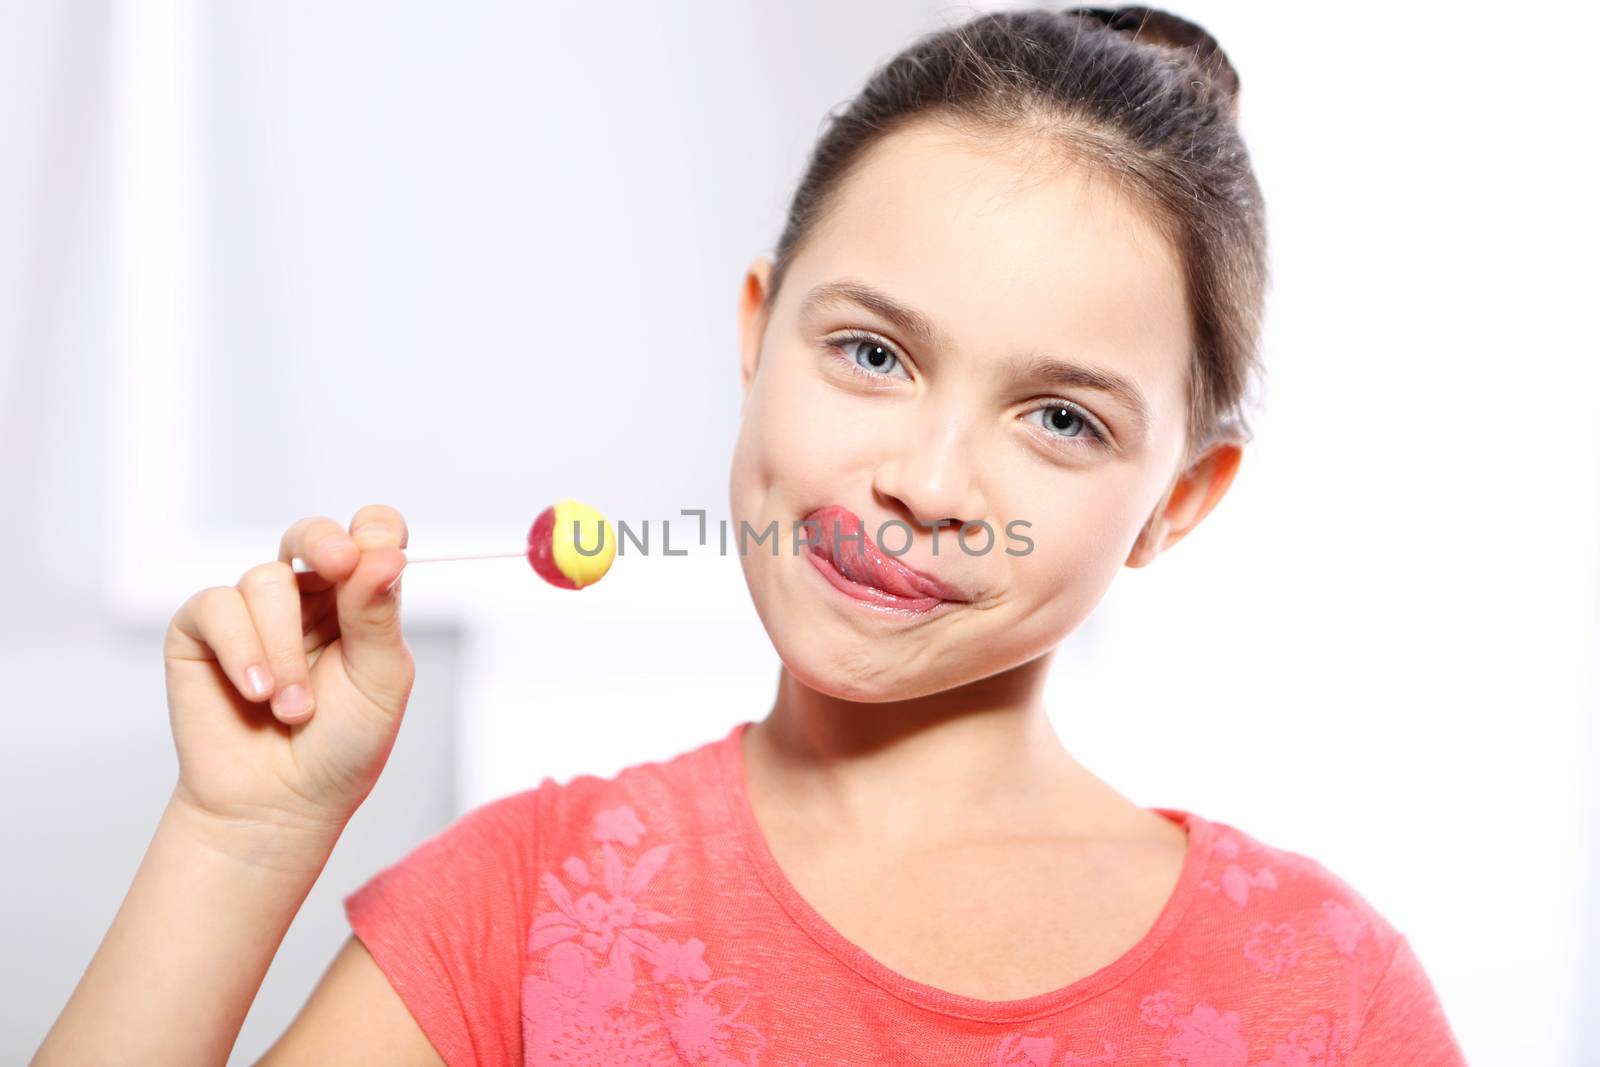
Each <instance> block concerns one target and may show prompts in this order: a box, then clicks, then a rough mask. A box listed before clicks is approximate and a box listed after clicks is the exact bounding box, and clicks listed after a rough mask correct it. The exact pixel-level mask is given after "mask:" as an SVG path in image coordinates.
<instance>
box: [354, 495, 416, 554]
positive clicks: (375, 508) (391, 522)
mask: <svg viewBox="0 0 1600 1067" xmlns="http://www.w3.org/2000/svg"><path fill="white" fill-rule="evenodd" d="M369 526H370V527H372V529H370V530H367V527H369ZM363 530H367V533H366V537H365V538H363V537H362V535H361V532H362V531H363ZM350 536H352V537H354V538H355V539H356V541H357V543H358V544H360V545H361V547H362V548H404V547H406V541H407V539H408V538H409V537H410V536H411V533H410V531H409V530H407V529H406V520H405V518H404V517H403V516H401V514H400V513H399V512H398V511H396V510H395V509H394V508H391V507H389V506H388V505H387V504H368V505H367V506H366V507H364V508H362V509H361V510H360V511H358V512H356V514H355V518H353V519H351V520H350Z"/></svg>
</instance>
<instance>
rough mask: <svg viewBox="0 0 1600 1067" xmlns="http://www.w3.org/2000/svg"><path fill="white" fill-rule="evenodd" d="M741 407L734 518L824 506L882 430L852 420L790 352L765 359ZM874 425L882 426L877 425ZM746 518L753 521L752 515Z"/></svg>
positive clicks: (841, 401) (866, 457)
mask: <svg viewBox="0 0 1600 1067" xmlns="http://www.w3.org/2000/svg"><path fill="white" fill-rule="evenodd" d="M768 358H769V360H770V361H771V362H770V363H769V364H768V365H766V366H764V367H763V368H762V370H761V372H760V373H758V375H757V378H756V380H755V382H754V383H753V384H752V387H751V390H750V394H749V397H748V398H747V400H746V402H745V406H744V411H743V414H742V417H741V422H740V427H739V437H738V442H737V444H736V445H735V448H734V463H733V474H732V487H731V488H732V500H733V504H734V514H735V517H736V518H737V517H738V516H739V514H740V513H741V512H749V511H754V512H756V513H760V512H762V511H763V510H768V511H770V510H773V509H777V510H781V511H783V512H784V514H782V515H776V514H769V515H766V516H765V517H766V518H774V517H775V518H778V519H779V520H780V522H783V521H788V520H790V519H793V518H795V517H797V516H795V515H791V514H789V512H790V511H793V510H795V509H796V508H806V509H809V508H810V507H816V506H818V505H821V504H825V503H831V502H833V501H834V498H835V497H836V496H837V495H838V492H839V490H840V488H841V487H842V486H844V485H846V484H847V483H848V481H849V475H850V474H851V472H852V471H854V470H855V469H856V468H862V469H866V468H864V467H863V464H866V463H869V462H870V460H871V457H872V456H873V455H875V454H876V453H875V452H874V450H873V448H872V443H873V440H874V439H875V438H874V435H875V434H877V435H881V434H882V432H883V431H882V428H881V426H879V425H878V424H877V422H875V421H874V420H871V419H862V418H858V417H855V414H856V413H852V411H851V410H850V405H849V403H848V400H847V398H844V397H841V396H840V394H839V392H838V390H836V389H830V388H828V386H827V383H825V382H822V381H819V380H818V378H817V376H816V375H815V374H809V373H807V372H806V368H805V367H804V366H802V365H801V358H800V357H799V356H797V355H796V354H795V353H792V352H771V353H768ZM879 421H881V420H879ZM752 519H753V516H752Z"/></svg>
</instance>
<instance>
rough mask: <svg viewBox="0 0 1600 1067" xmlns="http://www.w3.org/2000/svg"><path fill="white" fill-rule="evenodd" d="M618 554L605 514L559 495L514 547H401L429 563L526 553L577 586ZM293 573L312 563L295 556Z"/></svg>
mask: <svg viewBox="0 0 1600 1067" xmlns="http://www.w3.org/2000/svg"><path fill="white" fill-rule="evenodd" d="M616 555H617V542H616V538H615V537H614V536H613V535H612V533H611V530H610V524H609V523H607V522H606V520H605V516H603V515H601V514H600V512H598V511H596V510H595V509H594V508H592V507H590V506H589V505H588V504H580V503H579V502H578V501H576V500H570V499H569V500H562V501H559V502H557V503H555V504H552V505H551V506H549V507H547V508H545V509H544V510H543V511H541V512H540V513H539V516H538V518H536V519H534V520H533V525H532V526H531V527H530V528H529V529H528V538H527V542H526V543H525V544H524V545H522V546H520V547H517V548H509V547H508V548H500V549H494V548H491V549H476V548H439V549H433V550H430V551H427V552H415V551H407V552H406V563H407V565H410V564H412V563H432V562H436V561H439V560H447V559H507V558H510V557H512V556H526V557H527V560H528V563H529V565H530V566H532V567H533V570H534V573H536V574H537V575H539V577H541V578H543V579H544V580H545V581H547V582H549V583H550V584H551V585H553V586H555V587H556V588H558V589H582V588H584V587H585V586H589V585H593V584H594V583H595V582H598V581H599V580H600V579H601V578H603V577H605V574H606V571H608V570H610V569H611V561H612V560H614V559H615V558H616ZM291 563H292V565H293V567H294V571H295V573H296V574H305V573H307V572H309V571H311V570H312V567H311V566H310V565H309V564H308V563H306V562H305V561H304V560H302V559H300V558H299V557H298V556H296V557H295V558H294V559H293V560H292V561H291Z"/></svg>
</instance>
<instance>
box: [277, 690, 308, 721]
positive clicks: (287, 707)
mask: <svg viewBox="0 0 1600 1067" xmlns="http://www.w3.org/2000/svg"><path fill="white" fill-rule="evenodd" d="M272 708H273V710H274V711H276V712H278V713H279V714H280V715H289V716H294V715H299V714H301V713H303V712H307V711H310V710H311V691H310V690H309V689H307V688H306V687H305V686H303V685H301V684H300V683H299V682H296V683H295V684H294V685H291V686H289V687H288V688H287V689H284V690H283V691H282V692H280V693H279V694H278V695H277V696H276V697H275V698H274V699H273V701H272Z"/></svg>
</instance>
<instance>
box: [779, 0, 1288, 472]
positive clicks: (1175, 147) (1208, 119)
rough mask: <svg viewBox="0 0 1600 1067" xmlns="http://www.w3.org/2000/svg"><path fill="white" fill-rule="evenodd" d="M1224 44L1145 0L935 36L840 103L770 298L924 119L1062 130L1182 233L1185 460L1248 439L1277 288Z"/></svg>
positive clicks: (1176, 244)
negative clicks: (1268, 303)
mask: <svg viewBox="0 0 1600 1067" xmlns="http://www.w3.org/2000/svg"><path fill="white" fill-rule="evenodd" d="M1238 94H1239V76H1238V74H1237V72H1236V71H1235V70H1234V69H1233V64H1232V63H1230V62H1229V61H1228V58H1227V56H1226V55H1225V54H1224V53H1223V51H1222V49H1221V47H1220V46H1219V45H1218V44H1217V42H1216V40H1215V39H1214V38H1213V37H1212V36H1211V35H1210V34H1209V33H1207V32H1206V31H1205V30H1203V29H1201V28H1200V27H1199V26H1197V25H1195V24H1194V23H1192V22H1189V21H1187V20H1185V19H1181V18H1179V17H1177V16H1176V15H1172V14H1169V13H1167V12H1164V11H1158V10H1154V9H1151V8H1146V7H1122V8H1115V9H1110V8H1071V9H1068V10H1065V11H1049V10H1045V9H1042V8H1032V9H1025V10H1012V11H1000V12H991V13H988V14H983V15H979V16H976V17H974V18H972V19H970V20H968V21H967V22H964V23H962V24H960V25H957V26H952V27H950V28H948V29H944V30H939V31H935V32H932V33H928V34H925V35H923V36H922V37H920V38H918V39H917V40H916V41H914V42H913V43H912V44H911V45H910V46H908V47H907V48H906V49H905V50H904V51H902V52H901V53H900V54H898V55H896V56H895V57H894V58H892V59H890V60H889V61H888V62H887V63H885V64H884V65H883V66H881V67H879V68H878V69H877V70H876V71H875V72H874V73H873V74H872V76H871V78H869V79H868V81H867V84H866V85H865V87H864V88H863V89H862V90H861V92H860V93H859V94H858V95H857V96H856V97H855V99H854V100H852V101H850V102H849V103H848V104H847V105H845V107H844V109H843V110H842V111H839V112H838V113H830V115H829V118H828V121H827V125H826V129H825V130H824V131H823V134H822V136H821V137H820V138H819V140H818V142H817V144H816V147H815V148H814V149H813V151H812V154H811V160H810V163H809V165H808V166H807V169H806V172H805V176H804V177H803V179H802V180H801V182H800V185H799V187H798V189H797V190H796V191H795V195H794V199H793V201H792V203H791V204H790V207H789V214H788V221H787V223H786V224H785V226H784V230H783V235H782V237H781V239H780V240H779V242H778V247H777V251H776V254H775V256H774V264H773V270H772V275H771V278H770V282H769V287H768V292H767V298H766V303H767V307H768V310H770V308H771V305H772V304H773V303H774V302H775V301H776V300H777V293H778V290H779V288H780V287H781V285H782V283H783V278H784V274H785V273H786V271H787V269H788V267H789V265H790V264H791V263H792V262H793V261H794V258H795V256H796V255H797V254H798V252H799V250H800V247H801V246H802V245H803V244H804V242H805V240H806V238H807V236H808V235H809V234H810V233H811V232H812V230H813V229H814V228H815V225H816V223H817V222H818V220H819V219H820V218H822V217H823V215H824V214H826V212H827V210H828V208H829V206H830V203H831V201H832V200H833V199H834V198H835V197H836V196H837V194H838V190H839V189H840V187H841V185H842V184H843V182H844V181H845V180H846V178H848V176H849V174H850V172H851V170H852V169H853V168H854V167H855V166H857V165H858V164H859V163H860V162H861V160H862V158H863V156H864V155H865V153H866V151H867V150H868V149H869V148H870V147H871V146H872V145H874V144H875V143H877V142H878V141H879V140H880V139H882V138H884V137H886V136H888V135H889V134H890V133H892V132H893V131H894V130H896V129H897V128H899V127H901V126H903V125H905V124H907V123H909V122H910V121H911V120H913V119H932V120H934V121H940V122H946V123H950V124H952V125H954V126H956V127H958V128H962V129H973V130H979V131H985V132H990V131H992V132H997V133H1014V134H1016V135H1017V136H1022V137H1034V138H1038V137H1041V136H1044V135H1048V136H1053V137H1055V138H1056V139H1057V141H1058V143H1060V144H1061V145H1062V146H1063V147H1064V148H1065V149H1066V150H1067V151H1069V152H1070V153H1071V154H1072V155H1073V156H1074V157H1076V158H1079V159H1082V160H1084V161H1086V162H1087V163H1088V164H1089V165H1091V166H1092V167H1094V168H1095V170H1096V171H1098V172H1100V173H1103V174H1106V175H1109V176H1111V177H1112V178H1113V179H1115V180H1116V181H1117V182H1119V183H1120V184H1121V185H1122V186H1123V188H1125V189H1126V190H1128V191H1129V192H1131V193H1132V194H1133V196H1134V197H1135V202H1136V203H1139V204H1141V205H1142V206H1143V207H1144V208H1145V210H1146V211H1147V212H1148V213H1149V217H1150V218H1151V220H1152V221H1153V222H1154V223H1155V224H1156V226H1157V227H1158V228H1159V230H1160V232H1161V233H1162V234H1163V235H1164V236H1165V237H1166V238H1167V240H1169V241H1170V242H1171V243H1172V246H1173V248H1174V249H1175V250H1176V251H1177V253H1178V256H1179V259H1180V260H1181V262H1182V263H1183V268H1184V272H1185V279H1184V281H1185V287H1186V291H1187V297H1188V303H1189V310H1190V315H1191V321H1192V333H1191V337H1192V342H1193V344H1192V351H1191V354H1190V360H1189V372H1188V381H1187V388H1188V396H1189V412H1188V426H1187V427H1186V430H1187V437H1186V440H1187V442H1188V451H1187V454H1186V456H1185V464H1187V462H1188V461H1190V460H1192V459H1194V458H1195V457H1197V456H1198V455H1199V454H1201V453H1202V452H1203V451H1204V450H1205V449H1206V448H1207V447H1208V446H1210V445H1211V444H1212V443H1214V442H1216V441H1217V440H1219V439H1224V438H1228V439H1232V440H1235V441H1238V442H1240V443H1244V442H1247V441H1249V440H1250V438H1251V437H1252V436H1253V431H1252V430H1251V429H1250V427H1249V425H1248V423H1247V421H1246V419H1245V417H1244V412H1243V407H1244V402H1245V397H1246V393H1247V390H1248V389H1249V388H1250V386H1251V384H1252V383H1251V380H1250V379H1251V375H1252V374H1261V373H1263V370H1262V368H1261V365H1260V360H1259V353H1258V344H1259V337H1260V321H1261V313H1262V306H1263V303H1264V301H1265V295H1266V289H1267V286H1268V283H1269V281H1268V266H1267V252H1266V244H1267V237H1266V220H1265V213H1264V206H1263V203H1262V199H1261V190H1260V187H1259V186H1258V185H1257V184H1256V179H1255V174H1254V172H1253V171H1252V170H1251V167H1250V159H1249V155H1248V153H1247V152H1246V151H1245V146H1244V142H1243V140H1242V139H1241V137H1240V135H1239V130H1238V125H1237V115H1238Z"/></svg>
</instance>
